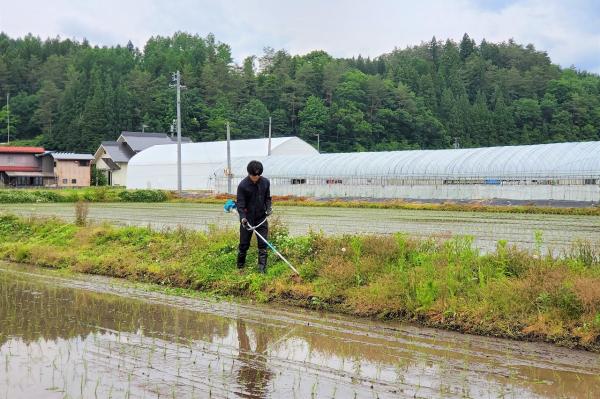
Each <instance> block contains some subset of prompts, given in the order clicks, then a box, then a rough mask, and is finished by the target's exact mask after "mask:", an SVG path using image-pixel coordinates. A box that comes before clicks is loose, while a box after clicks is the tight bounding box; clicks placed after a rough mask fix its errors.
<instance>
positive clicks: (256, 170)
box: [246, 161, 263, 183]
mask: <svg viewBox="0 0 600 399" xmlns="http://www.w3.org/2000/svg"><path fill="white" fill-rule="evenodd" d="M246 170H247V171H248V176H249V177H250V180H252V182H253V183H256V182H257V181H259V180H260V175H262V172H263V166H262V163H260V162H258V161H250V163H249V164H248V166H247V167H246Z"/></svg>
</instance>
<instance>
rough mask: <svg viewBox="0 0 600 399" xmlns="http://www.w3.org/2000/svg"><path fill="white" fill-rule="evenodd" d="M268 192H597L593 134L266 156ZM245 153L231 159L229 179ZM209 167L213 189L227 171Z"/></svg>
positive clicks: (447, 196) (597, 151)
mask: <svg viewBox="0 0 600 399" xmlns="http://www.w3.org/2000/svg"><path fill="white" fill-rule="evenodd" d="M257 159H258V160H260V161H262V162H263V164H264V168H265V172H264V174H265V176H267V177H268V178H269V180H270V181H271V192H272V194H274V195H298V196H308V197H321V198H340V197H353V198H399V199H440V200H485V199H514V200H566V201H586V202H590V201H591V202H598V201H599V200H600V142H577V143H557V144H539V145H527V146H503V147H488V148H469V149H446V150H410V151H390V152H362V153H339V154H315V155H300V156H271V157H260V158H257ZM249 160H250V158H240V159H236V160H234V162H233V163H232V173H233V174H234V180H233V183H234V187H235V185H237V183H238V182H239V181H240V180H241V179H242V178H243V177H245V175H246V173H245V168H246V164H247V162H248V161H249ZM222 167H223V166H220V168H217V169H216V170H215V171H214V172H213V174H214V175H215V176H217V178H216V179H215V183H216V184H215V187H214V190H215V191H216V192H221V193H224V192H226V191H227V177H226V176H225V175H223V173H221V174H219V173H218V171H219V170H222Z"/></svg>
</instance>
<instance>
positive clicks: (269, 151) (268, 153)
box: [267, 116, 271, 156]
mask: <svg viewBox="0 0 600 399" xmlns="http://www.w3.org/2000/svg"><path fill="white" fill-rule="evenodd" d="M267 155H268V156H271V117H270V116H269V150H268V151H267Z"/></svg>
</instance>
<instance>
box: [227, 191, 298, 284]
mask: <svg viewBox="0 0 600 399" xmlns="http://www.w3.org/2000/svg"><path fill="white" fill-rule="evenodd" d="M223 209H224V210H225V212H226V213H231V212H232V211H235V212H236V213H237V205H236V203H235V201H233V200H231V199H228V200H227V202H225V205H223ZM267 218H268V216H267V217H265V219H264V220H263V221H262V222H260V223H259V224H257V225H256V226H252V225H251V224H250V223H247V224H246V226H243V227H244V228H245V229H246V230H248V231H254V234H256V236H257V237H258V238H260V239H261V240H263V241H264V242H265V243H266V244H267V245H268V246H269V248H271V250H272V251H273V252H275V254H276V255H277V256H279V257H280V258H281V260H282V261H284V262H285V264H286V265H288V266H289V267H290V269H292V270H293V271H294V273H296V275H298V276H300V273H298V270H296V268H295V267H294V266H292V264H291V263H290V262H289V261H288V260H287V259H286V258H285V257H284V256H283V255H282V254H281V253H280V252H279V251H278V250H277V249H276V248H275V247H274V246H273V244H271V243H270V242H269V241H267V240H266V239H265V238H264V237H263V236H262V235H261V234H260V233H259V232H258V231H256V229H257V228H258V227H260V226H261V225H262V224H263V223H264V222H266V221H267Z"/></svg>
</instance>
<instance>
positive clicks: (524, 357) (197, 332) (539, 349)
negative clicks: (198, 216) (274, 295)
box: [0, 263, 600, 398]
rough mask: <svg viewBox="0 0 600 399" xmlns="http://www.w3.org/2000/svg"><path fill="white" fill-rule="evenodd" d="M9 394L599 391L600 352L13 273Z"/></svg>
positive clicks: (13, 269) (2, 392) (0, 379)
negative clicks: (572, 349)
mask: <svg viewBox="0 0 600 399" xmlns="http://www.w3.org/2000/svg"><path fill="white" fill-rule="evenodd" d="M0 293H2V294H1V295H0V366H1V367H0V370H1V372H2V374H0V397H2V398H4V397H7V398H13V397H36V398H62V397H65V396H68V397H86V398H88V397H114V398H123V397H127V398H141V397H145V398H155V397H161V398H163V397H177V398H183V397H197V398H205V397H214V398H221V397H246V398H279V397H286V398H310V397H314V398H354V397H356V398H403V397H406V398H413V397H427V398H430V397H443V398H459V397H460V398H462V397H473V398H479V397H514V398H529V397H535V398H537V397H548V398H550V397H572V398H595V397H598V395H600V377H599V376H600V355H598V354H593V353H587V352H581V351H571V350H568V349H564V348H557V347H553V346H551V345H546V344H538V343H523V342H515V341H508V340H501V339H493V338H482V337H476V336H470V335H463V334H457V333H451V332H443V331H437V330H432V329H426V328H419V327H414V326H410V325H405V324H400V323H381V322H372V321H366V320H360V319H353V318H348V317H343V316H337V315H331V314H326V313H316V312H310V311H301V310H298V309H287V308H284V307H276V306H273V305H271V306H258V305H239V304H233V303H229V302H217V301H213V300H201V299H193V298H185V297H173V296H167V295H164V294H161V293H157V292H151V291H149V290H148V289H140V288H138V287H136V286H134V285H132V284H129V283H126V282H123V281H120V280H114V279H108V278H103V277H94V276H65V275H61V274H60V273H57V272H54V271H48V270H40V269H37V268H32V267H26V266H21V265H14V264H6V263H0Z"/></svg>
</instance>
